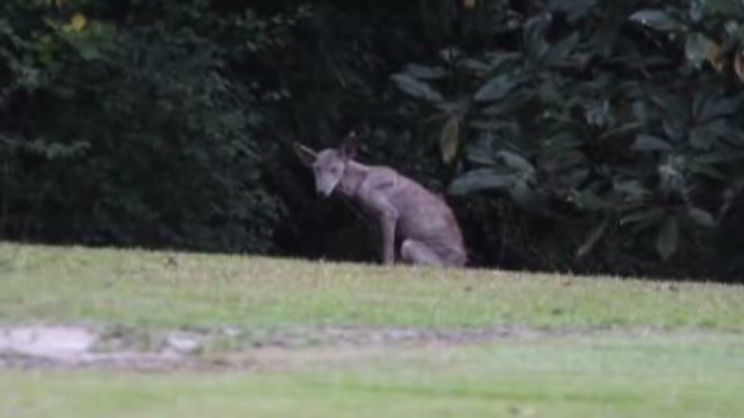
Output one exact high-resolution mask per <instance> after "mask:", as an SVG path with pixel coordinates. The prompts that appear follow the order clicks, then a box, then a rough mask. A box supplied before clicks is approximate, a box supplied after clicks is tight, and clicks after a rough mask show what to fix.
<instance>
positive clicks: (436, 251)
mask: <svg viewBox="0 0 744 418" xmlns="http://www.w3.org/2000/svg"><path fill="white" fill-rule="evenodd" d="M355 149H356V138H355V137H353V136H352V137H351V138H350V139H348V140H347V141H345V142H344V144H342V145H341V147H339V148H338V149H330V148H329V149H325V150H322V151H320V152H315V151H313V150H311V149H310V148H308V147H305V146H304V145H300V144H295V152H296V153H297V155H298V157H299V158H300V160H301V161H302V162H303V163H304V164H305V165H307V166H309V167H311V168H312V170H313V174H314V176H315V187H316V190H317V192H318V194H320V195H321V196H324V197H328V196H330V195H331V194H332V193H333V192H334V191H338V192H339V193H341V194H343V195H345V196H347V197H349V198H351V199H353V200H355V201H356V202H357V203H358V204H359V205H360V206H361V207H362V209H363V210H364V211H365V212H367V213H369V214H370V215H371V216H373V217H374V218H375V219H376V220H377V222H378V223H379V226H380V229H381V230H382V241H383V242H382V260H383V263H384V264H392V263H393V262H394V261H395V240H396V236H397V237H398V238H399V239H400V240H401V241H402V245H401V248H400V257H401V258H402V259H403V261H405V262H408V263H413V264H421V265H434V266H455V267H456V266H463V265H464V264H465V262H466V261H467V256H466V252H465V247H464V245H463V239H462V233H461V232H460V227H459V226H458V225H457V220H456V219H455V216H454V215H453V213H452V210H451V209H450V208H449V206H447V204H446V203H445V202H444V200H442V199H441V198H440V197H438V196H436V195H434V194H433V193H431V192H430V191H428V190H426V189H425V188H424V187H423V186H421V185H420V184H418V183H416V182H415V181H413V180H411V179H410V178H408V177H405V176H403V175H401V174H400V173H398V172H397V171H395V170H393V169H392V168H389V167H384V166H368V165H364V164H361V163H359V162H356V161H353V160H352V158H353V156H354V150H355Z"/></svg>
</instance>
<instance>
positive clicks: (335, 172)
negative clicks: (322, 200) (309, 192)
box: [294, 132, 359, 197]
mask: <svg viewBox="0 0 744 418" xmlns="http://www.w3.org/2000/svg"><path fill="white" fill-rule="evenodd" d="M358 145H359V140H358V137H357V136H356V134H354V133H353V132H352V133H350V134H349V135H348V136H347V137H346V139H345V140H344V141H343V142H342V143H341V145H340V146H339V147H338V148H327V149H324V150H321V151H319V152H315V151H313V150H312V149H310V148H308V147H306V146H304V145H301V144H298V143H295V144H294V149H295V153H296V154H297V156H298V157H299V158H300V161H302V163H303V164H305V165H306V166H308V167H310V168H312V170H313V175H314V176H315V189H316V191H317V192H318V194H320V195H322V196H325V197H328V196H330V195H331V193H333V191H334V190H335V189H336V187H337V186H338V184H339V183H340V182H341V179H342V178H343V177H344V172H345V171H346V166H347V164H348V163H349V161H351V159H352V158H354V155H355V154H356V149H357V147H358Z"/></svg>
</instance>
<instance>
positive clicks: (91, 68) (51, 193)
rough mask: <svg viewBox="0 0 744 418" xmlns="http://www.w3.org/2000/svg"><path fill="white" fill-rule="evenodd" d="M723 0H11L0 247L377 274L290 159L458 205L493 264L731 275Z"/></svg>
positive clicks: (726, 9)
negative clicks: (340, 162) (261, 256)
mask: <svg viewBox="0 0 744 418" xmlns="http://www.w3.org/2000/svg"><path fill="white" fill-rule="evenodd" d="M743 45H744V6H742V4H741V2H739V1H737V0H690V1H682V0H676V1H639V0H631V1H604V2H600V1H598V0H581V1H576V0H544V1H539V0H533V1H519V2H517V1H508V0H422V1H419V2H393V1H388V0H385V1H371V0H369V1H368V0H364V1H359V2H344V1H341V0H326V1H316V2H307V3H304V2H298V1H290V0H283V1H268V0H266V1H257V2H247V1H240V0H233V1H227V0H222V1H217V0H213V1H208V0H189V1H178V2H175V1H168V0H157V1H141V0H128V1H122V2H105V1H97V2H96V1H92V0H8V1H5V2H3V4H2V5H0V156H1V157H0V158H1V159H0V172H1V173H2V174H1V176H2V177H1V178H0V234H2V235H3V236H4V237H10V238H13V239H26V240H42V241H52V242H84V243H93V244H119V245H122V244H123V245H137V246H167V247H177V248H186V249H198V250H211V251H239V252H240V251H251V252H271V253H276V254H297V255H309V256H329V257H339V258H361V259H370V258H371V257H375V252H374V241H373V240H370V239H368V237H369V236H370V232H372V231H371V230H370V228H369V227H367V226H365V223H363V222H359V221H358V219H357V215H356V213H355V212H354V211H352V210H350V209H349V207H348V206H347V205H345V204H344V202H343V201H338V200H333V201H328V202H323V201H319V200H317V199H316V198H315V196H313V195H312V187H310V184H309V182H308V179H307V172H305V171H304V169H303V168H302V167H300V166H299V165H298V164H297V162H296V161H295V160H294V158H293V156H292V155H291V154H290V152H289V148H288V147H287V145H288V144H289V142H291V141H293V140H299V141H302V142H305V143H308V144H310V145H312V146H315V147H321V146H330V145H333V144H335V143H336V142H337V138H339V137H340V136H341V135H342V134H344V133H345V132H347V131H348V130H350V129H357V130H360V131H362V132H363V135H364V138H365V150H364V153H363V158H364V159H366V160H368V161H375V162H384V163H387V164H390V165H393V166H395V167H396V168H399V169H400V170H401V171H403V172H404V173H406V174H408V175H411V176H412V177H414V178H417V179H419V180H420V181H422V182H423V183H424V184H426V185H427V186H428V187H430V188H432V189H434V190H437V191H440V192H445V191H448V192H449V195H450V201H451V202H452V203H453V205H454V207H455V209H456V211H457V214H458V217H459V218H460V219H461V221H462V224H463V226H464V229H465V233H466V240H467V242H468V245H469V247H470V250H471V252H472V254H471V258H472V259H473V260H474V261H475V262H476V263H477V264H482V265H499V266H506V267H511V268H526V269H542V270H562V271H568V270H570V271H577V272H605V273H613V274H641V275H667V276H676V277H721V278H723V277H730V278H737V277H738V275H739V274H741V273H742V272H744V256H742V255H741V254H740V251H739V248H741V244H742V242H741V240H742V238H740V237H742V236H744V234H743V233H744V221H742V219H744V218H742V214H741V213H742V210H744V206H743V205H744V203H742V202H744V201H742V198H741V196H742V193H741V191H740V190H741V188H742V185H744V172H743V171H742V169H740V168H739V167H741V166H742V165H741V163H742V159H744V133H743V132H742V128H743V126H742V124H743V123H744V121H742V120H741V118H739V117H738V116H737V115H739V114H741V112H742V111H744V95H743V94H742V89H741V87H742V82H743V80H744V55H743V54H742V46H743Z"/></svg>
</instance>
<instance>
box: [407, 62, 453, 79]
mask: <svg viewBox="0 0 744 418" xmlns="http://www.w3.org/2000/svg"><path fill="white" fill-rule="evenodd" d="M406 73H407V74H410V75H411V76H413V77H415V78H418V79H421V80H438V79H440V78H443V77H446V76H447V70H445V69H444V68H442V67H428V66H425V65H418V64H408V65H406Z"/></svg>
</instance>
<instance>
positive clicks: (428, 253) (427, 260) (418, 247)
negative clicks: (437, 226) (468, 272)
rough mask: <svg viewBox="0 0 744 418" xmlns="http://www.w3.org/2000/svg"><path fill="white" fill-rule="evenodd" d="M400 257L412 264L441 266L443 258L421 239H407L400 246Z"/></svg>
mask: <svg viewBox="0 0 744 418" xmlns="http://www.w3.org/2000/svg"><path fill="white" fill-rule="evenodd" d="M400 257H401V258H402V259H403V260H404V261H406V262H409V263H412V264H422V265H429V266H441V265H442V264H443V263H442V260H441V258H439V256H438V255H437V253H435V252H434V250H432V249H431V248H429V247H428V246H427V245H426V244H424V243H423V242H421V241H416V240H413V239H407V240H405V241H403V245H401V247H400Z"/></svg>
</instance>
